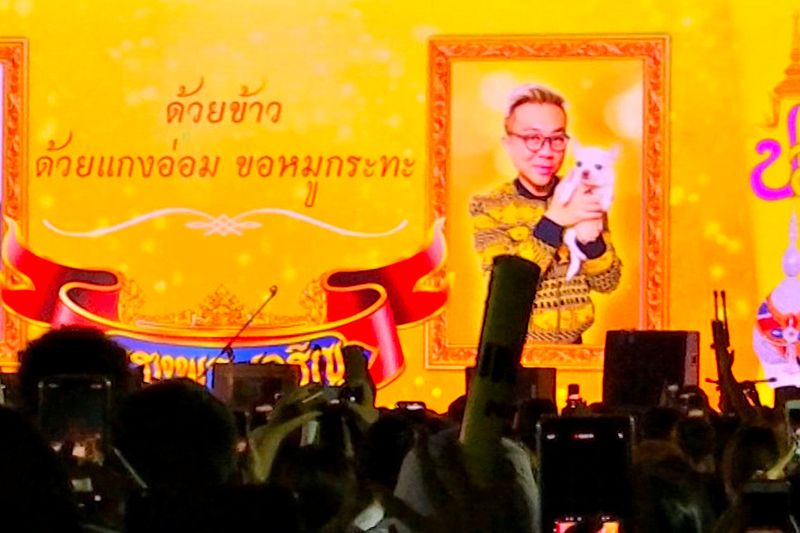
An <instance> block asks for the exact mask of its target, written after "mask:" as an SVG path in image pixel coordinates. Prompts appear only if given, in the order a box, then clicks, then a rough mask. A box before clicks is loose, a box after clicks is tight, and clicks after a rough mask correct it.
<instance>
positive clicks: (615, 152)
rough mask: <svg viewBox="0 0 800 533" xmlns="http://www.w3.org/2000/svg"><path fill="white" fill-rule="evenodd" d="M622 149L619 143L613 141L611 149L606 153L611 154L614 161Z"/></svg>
mask: <svg viewBox="0 0 800 533" xmlns="http://www.w3.org/2000/svg"><path fill="white" fill-rule="evenodd" d="M621 150H622V148H621V147H620V145H619V143H615V144H614V145H613V146H612V147H611V149H610V150H609V151H608V155H610V156H611V160H612V161H616V160H617V159H618V158H619V153H620V151H621Z"/></svg>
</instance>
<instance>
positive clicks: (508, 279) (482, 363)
mask: <svg viewBox="0 0 800 533" xmlns="http://www.w3.org/2000/svg"><path fill="white" fill-rule="evenodd" d="M540 274H541V269H540V268H539V266H538V265H536V264H535V263H532V262H531V261H528V260H526V259H523V258H521V257H517V256H513V255H500V256H497V257H495V259H494V263H493V265H492V276H491V280H490V281H489V295H488V297H487V298H486V308H485V310H484V315H483V327H482V328H481V338H480V343H479V345H478V356H477V361H476V367H477V368H476V372H475V377H474V378H473V379H472V382H471V385H470V391H469V395H468V396H467V406H466V410H465V413H464V422H463V424H462V426H461V435H460V441H461V443H462V445H463V449H464V456H465V459H466V461H467V469H468V471H469V472H470V474H471V477H472V478H473V479H474V481H476V482H478V483H485V482H487V481H488V480H489V479H491V476H492V474H493V472H496V470H494V465H493V463H494V460H493V459H494V458H496V457H497V454H498V453H499V451H500V438H501V437H502V434H503V428H504V425H505V424H506V422H507V421H508V420H509V419H510V416H511V415H513V412H514V385H515V381H516V378H517V368H518V367H519V362H520V359H521V357H522V349H523V347H524V346H525V338H526V336H527V332H528V323H529V322H530V317H531V310H532V309H533V300H534V298H535V296H536V289H537V286H538V284H539V276H540Z"/></svg>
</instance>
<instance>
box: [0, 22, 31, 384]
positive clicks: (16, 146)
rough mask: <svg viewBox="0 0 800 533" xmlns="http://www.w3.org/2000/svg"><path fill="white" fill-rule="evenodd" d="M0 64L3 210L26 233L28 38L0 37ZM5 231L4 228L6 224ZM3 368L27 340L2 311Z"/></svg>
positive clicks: (0, 349)
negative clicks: (0, 71) (0, 77)
mask: <svg viewBox="0 0 800 533" xmlns="http://www.w3.org/2000/svg"><path fill="white" fill-rule="evenodd" d="M0 65H2V68H3V93H2V112H3V131H2V135H3V155H2V157H3V175H2V180H3V192H2V212H3V216H4V217H9V218H11V219H14V220H15V221H17V222H19V227H20V230H21V231H22V232H23V236H27V224H26V223H25V222H26V220H27V211H28V209H27V207H28V203H27V200H28V199H27V194H28V193H27V187H26V186H25V180H26V179H27V149H28V135H27V118H28V41H27V40H26V39H22V38H20V39H0ZM3 231H5V227H3ZM0 320H2V324H3V330H2V334H0V369H2V370H3V371H8V370H13V369H15V368H16V367H17V364H18V363H17V351H18V350H20V349H22V348H23V347H24V346H25V343H26V342H27V333H26V328H25V327H24V325H23V323H22V321H21V319H19V318H18V317H15V316H13V315H11V314H9V313H5V312H4V311H2V310H0Z"/></svg>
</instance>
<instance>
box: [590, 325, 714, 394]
mask: <svg viewBox="0 0 800 533" xmlns="http://www.w3.org/2000/svg"><path fill="white" fill-rule="evenodd" d="M699 349H700V333H699V332H697V331H631V330H622V331H609V332H608V333H606V347H605V355H604V359H605V365H604V368H603V403H605V404H607V405H610V406H641V407H646V406H651V405H658V402H659V400H660V398H661V391H662V389H663V388H664V386H665V385H673V384H677V385H679V386H684V385H697V383H698V380H699V366H698V358H699Z"/></svg>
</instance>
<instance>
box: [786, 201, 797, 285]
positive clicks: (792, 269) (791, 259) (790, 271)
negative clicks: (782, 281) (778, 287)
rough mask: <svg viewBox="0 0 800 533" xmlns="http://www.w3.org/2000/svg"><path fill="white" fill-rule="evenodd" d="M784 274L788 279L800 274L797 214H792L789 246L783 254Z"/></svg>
mask: <svg viewBox="0 0 800 533" xmlns="http://www.w3.org/2000/svg"><path fill="white" fill-rule="evenodd" d="M783 273H784V274H786V277H787V278H795V277H797V276H798V274H800V250H798V249H797V213H796V212H794V211H793V212H792V218H791V219H790V220H789V245H788V246H787V247H786V251H785V252H784V253H783Z"/></svg>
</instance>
